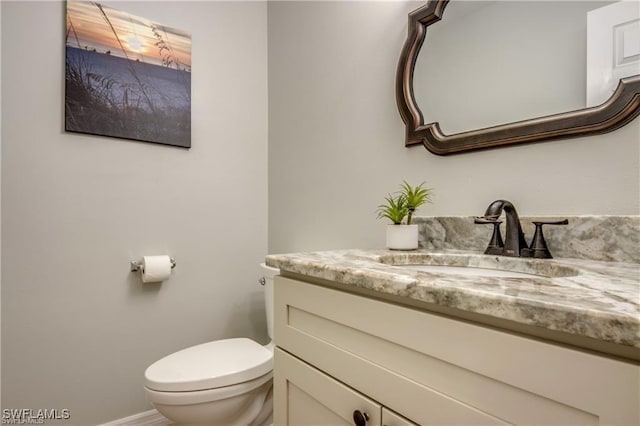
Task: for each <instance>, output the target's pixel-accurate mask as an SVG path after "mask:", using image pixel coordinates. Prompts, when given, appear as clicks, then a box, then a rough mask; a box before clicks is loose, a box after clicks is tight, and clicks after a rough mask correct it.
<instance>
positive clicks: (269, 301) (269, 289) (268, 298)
mask: <svg viewBox="0 0 640 426" xmlns="http://www.w3.org/2000/svg"><path fill="white" fill-rule="evenodd" d="M260 266H261V267H262V273H263V274H264V308H265V314H266V316H267V333H268V334H269V338H270V339H271V340H273V277H275V276H276V275H278V274H279V273H280V269H278V268H272V267H270V266H267V265H265V264H264V263H263V264H261V265H260Z"/></svg>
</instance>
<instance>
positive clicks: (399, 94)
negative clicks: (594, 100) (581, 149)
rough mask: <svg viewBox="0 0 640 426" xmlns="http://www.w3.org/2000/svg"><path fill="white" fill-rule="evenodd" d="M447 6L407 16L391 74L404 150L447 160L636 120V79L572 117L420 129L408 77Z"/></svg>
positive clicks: (434, 1) (440, 2) (433, 2)
mask: <svg viewBox="0 0 640 426" xmlns="http://www.w3.org/2000/svg"><path fill="white" fill-rule="evenodd" d="M448 2H449V0H429V1H428V2H427V3H426V4H425V5H424V6H422V7H420V8H418V9H416V10H414V11H413V12H411V13H410V14H409V30H408V36H407V40H406V41H405V44H404V47H403V48H402V53H401V56H400V61H399V63H398V69H397V74H396V100H397V103H398V109H399V111H400V115H401V116H402V120H403V121H404V123H405V125H406V140H405V146H412V145H419V144H422V145H424V146H425V148H426V149H428V150H429V151H430V152H432V153H434V154H438V155H449V154H455V153H460V152H467V151H473V150H479V149H486V148H498V147H503V146H509V145H515V144H521V143H529V142H542V141H551V140H557V139H561V138H568V137H577V136H587V135H594V134H601V133H606V132H610V131H612V130H615V129H618V128H620V127H622V126H624V125H625V124H627V123H629V122H630V121H631V120H633V119H634V118H635V117H637V116H638V115H639V114H640V75H636V76H632V77H626V78H623V79H621V80H620V82H619V84H618V87H617V89H616V90H615V92H614V93H613V95H612V96H611V97H610V98H609V99H608V100H607V101H605V102H604V103H602V104H600V105H597V106H594V107H589V108H584V109H579V110H575V111H570V112H565V113H560V114H554V115H548V116H544V117H540V118H534V119H529V120H523V121H518V122H514V123H509V124H504V125H498V126H493V127H487V128H483V129H478V130H472V131H466V132H462V133H456V134H452V135H446V134H444V133H443V132H442V131H441V129H440V126H439V124H438V123H437V122H434V123H429V124H425V123H424V118H423V116H422V111H421V110H420V108H419V107H418V105H417V104H416V100H415V97H414V92H413V72H414V68H415V64H416V60H417V58H418V54H419V53H420V49H421V47H422V44H423V43H424V41H425V37H426V35H427V27H429V26H430V25H432V24H434V23H436V22H438V21H440V20H441V19H442V16H443V12H444V10H445V8H446V6H447V4H448Z"/></svg>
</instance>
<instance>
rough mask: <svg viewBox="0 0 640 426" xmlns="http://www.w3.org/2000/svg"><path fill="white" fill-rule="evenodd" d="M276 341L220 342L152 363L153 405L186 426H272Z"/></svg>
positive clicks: (268, 304)
mask: <svg viewBox="0 0 640 426" xmlns="http://www.w3.org/2000/svg"><path fill="white" fill-rule="evenodd" d="M261 266H262V267H263V269H264V275H265V279H264V292H265V295H264V299H265V308H266V315H267V332H268V333H269V338H271V339H273V277H274V276H275V275H277V274H278V272H279V271H278V269H275V268H270V267H268V266H265V265H264V264H263V265H261ZM272 360H273V341H270V342H269V343H268V344H267V345H265V346H262V345H260V344H259V343H256V342H254V341H253V340H251V339H246V338H236V339H224V340H216V341H214V342H209V343H203V344H201V345H197V346H192V347H190V348H187V349H183V350H181V351H178V352H176V353H173V354H171V355H168V356H166V357H164V358H162V359H160V360H158V361H156V362H155V363H153V364H152V365H151V366H150V367H149V368H147V370H146V371H145V373H144V379H145V392H146V394H147V398H148V399H149V401H150V402H151V403H152V404H153V405H154V406H155V407H156V409H157V410H158V411H159V412H160V413H161V414H162V415H164V416H165V417H167V418H168V419H169V420H172V421H174V422H176V423H178V424H181V425H225V426H227V425H242V426H247V425H252V426H261V425H268V424H271V421H272V413H273V401H272V386H273V385H272V376H273V374H272V369H273V366H272Z"/></svg>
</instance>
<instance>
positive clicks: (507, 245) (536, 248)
mask: <svg viewBox="0 0 640 426" xmlns="http://www.w3.org/2000/svg"><path fill="white" fill-rule="evenodd" d="M503 211H504V213H505V216H506V218H507V224H506V235H505V239H504V243H503V242H502V236H501V235H500V223H502V222H501V221H500V220H498V219H499V218H500V216H501V215H502V212H503ZM475 223H478V224H492V225H494V228H493V236H492V237H491V241H490V242H489V246H488V247H487V249H486V250H485V254H498V255H502V256H512V257H535V258H540V259H551V258H552V257H553V256H551V252H549V248H548V247H547V243H546V241H545V240H544V235H543V234H542V225H566V224H567V223H569V221H568V220H567V219H563V220H549V221H535V222H533V223H534V224H535V226H536V232H535V235H534V237H533V240H532V241H531V246H529V247H527V241H526V240H525V238H524V233H523V232H522V226H521V225H520V218H519V217H518V212H517V211H516V208H515V207H514V205H513V204H512V203H511V202H510V201H506V200H496V201H494V202H493V203H491V204H490V205H489V207H487V211H485V213H484V216H483V217H478V218H476V219H475Z"/></svg>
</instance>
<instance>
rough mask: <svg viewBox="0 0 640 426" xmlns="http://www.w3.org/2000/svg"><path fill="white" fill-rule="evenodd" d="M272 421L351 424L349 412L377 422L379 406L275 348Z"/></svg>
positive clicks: (296, 423)
mask: <svg viewBox="0 0 640 426" xmlns="http://www.w3.org/2000/svg"><path fill="white" fill-rule="evenodd" d="M274 368H275V369H276V370H277V371H279V372H280V374H278V376H276V377H274V396H275V398H274V400H275V404H276V406H275V407H274V416H275V417H274V419H273V420H274V424H276V425H296V426H299V425H332V426H339V425H353V412H354V411H355V410H359V411H360V412H361V413H362V415H363V416H364V415H366V417H367V419H368V421H367V424H368V425H380V424H381V414H382V411H381V408H382V407H381V406H380V404H378V403H376V402H374V401H372V400H370V399H369V398H367V397H365V396H364V395H361V394H360V393H358V392H356V391H354V390H353V389H350V388H349V387H347V386H345V385H343V384H342V383H340V382H338V381H337V380H334V379H332V378H331V377H329V376H327V375H326V374H323V373H322V372H320V371H318V370H316V369H315V368H313V367H311V366H309V365H307V364H306V363H304V362H302V361H300V360H299V359H296V358H295V357H293V356H291V355H289V354H288V353H286V352H284V351H282V350H280V349H279V348H276V349H275V352H274Z"/></svg>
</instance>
